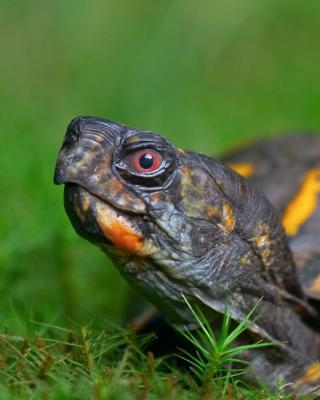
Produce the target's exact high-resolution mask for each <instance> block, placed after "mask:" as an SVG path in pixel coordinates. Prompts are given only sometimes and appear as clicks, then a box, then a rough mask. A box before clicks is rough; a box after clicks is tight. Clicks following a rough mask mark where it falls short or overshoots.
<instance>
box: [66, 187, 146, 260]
mask: <svg viewBox="0 0 320 400" xmlns="http://www.w3.org/2000/svg"><path fill="white" fill-rule="evenodd" d="M64 205H65V209H66V212H67V215H68V217H69V219H70V221H71V223H72V225H73V227H74V229H75V231H76V232H77V233H78V234H79V235H80V236H82V237H84V238H85V239H87V240H89V241H90V242H93V243H95V244H97V245H99V246H102V247H104V248H106V249H107V250H108V251H110V250H112V249H113V248H115V249H117V250H120V251H121V252H122V253H129V254H135V255H138V256H143V255H144V253H145V250H146V246H145V240H144V237H143V234H142V230H141V218H139V216H133V215H130V214H127V213H125V212H123V210H118V209H117V208H115V207H114V206H113V205H111V204H109V203H108V202H106V201H105V200H102V199H101V198H99V197H98V196H96V195H95V194H92V193H91V192H90V191H88V190H87V189H85V188H83V187H82V186H80V185H78V184H76V183H69V182H68V183H66V184H65V190H64Z"/></svg>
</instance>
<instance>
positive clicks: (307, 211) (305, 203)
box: [282, 168, 320, 236]
mask: <svg viewBox="0 0 320 400" xmlns="http://www.w3.org/2000/svg"><path fill="white" fill-rule="evenodd" d="M319 192H320V168H314V169H311V170H310V171H309V172H308V173H307V174H306V176H305V178H304V180H303V182H302V185H301V187H300V189H299V191H298V193H297V194H296V196H295V197H294V198H293V200H292V201H291V202H290V203H289V204H288V206H287V208H286V209H285V210H284V213H283V216H282V224H283V226H284V229H285V230H286V232H287V235H289V236H294V235H296V234H297V233H298V232H299V229H300V227H301V226H302V225H303V224H304V223H305V222H306V221H307V219H309V218H310V217H311V215H312V214H313V212H314V211H315V209H316V207H317V196H318V193H319Z"/></svg>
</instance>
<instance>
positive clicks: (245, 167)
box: [228, 163, 255, 178]
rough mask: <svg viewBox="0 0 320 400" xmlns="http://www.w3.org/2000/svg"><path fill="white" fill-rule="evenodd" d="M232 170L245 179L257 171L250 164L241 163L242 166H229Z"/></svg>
mask: <svg viewBox="0 0 320 400" xmlns="http://www.w3.org/2000/svg"><path fill="white" fill-rule="evenodd" d="M228 165H229V167H230V168H231V169H233V170H234V171H236V172H237V173H238V174H239V175H241V176H243V177H244V178H248V177H249V176H251V175H252V174H253V173H254V171H255V166H254V165H253V164H250V163H241V164H232V163H231V164H228Z"/></svg>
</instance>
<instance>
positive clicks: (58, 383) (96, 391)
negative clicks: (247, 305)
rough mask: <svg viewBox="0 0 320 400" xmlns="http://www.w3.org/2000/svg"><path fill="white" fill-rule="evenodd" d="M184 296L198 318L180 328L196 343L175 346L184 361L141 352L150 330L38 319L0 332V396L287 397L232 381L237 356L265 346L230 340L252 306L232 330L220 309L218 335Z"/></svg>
mask: <svg viewBox="0 0 320 400" xmlns="http://www.w3.org/2000/svg"><path fill="white" fill-rule="evenodd" d="M184 300H185V302H186V304H187V306H188V307H189V309H190V310H191V312H192V314H193V316H194V317H195V320H196V321H197V323H198V324H199V328H198V329H197V330H196V331H188V330H186V331H182V330H181V331H180V333H181V334H182V335H183V336H184V337H185V338H186V339H187V340H188V341H189V342H190V343H192V345H193V346H194V348H195V349H196V352H192V353H191V352H190V350H189V351H186V350H183V349H180V354H178V356H179V357H180V358H181V359H183V360H184V361H185V362H186V366H185V367H183V368H182V367H180V368H179V369H178V368H177V367H176V362H174V361H175V359H174V358H173V356H174V354H173V355H167V356H165V357H162V358H160V357H159V358H155V357H154V355H153V353H151V352H147V351H146V349H147V347H146V346H147V345H148V344H149V343H150V342H151V341H152V340H153V337H154V335H153V334H149V335H138V336H137V335H136V334H134V333H133V332H132V331H129V330H124V329H122V328H120V327H115V326H110V324H108V323H106V322H105V329H104V330H103V331H96V330H94V329H93V328H92V327H91V326H86V327H81V326H77V325H75V324H74V326H73V329H65V328H60V327H56V326H54V325H49V324H37V327H38V329H39V331H38V332H37V333H36V335H35V336H34V337H32V338H29V337H26V336H24V337H22V336H13V335H9V334H7V333H6V334H2V335H0V353H1V357H0V368H1V369H0V371H1V372H0V376H1V381H0V390H1V393H2V394H3V397H1V398H8V399H10V398H19V399H30V398H46V399H61V398H66V399H68V398H72V399H83V398H88V399H89V398H90V399H97V400H100V399H128V400H129V399H163V398H165V399H169V400H170V399H199V398H201V399H204V400H206V399H207V400H209V399H213V398H223V399H279V400H280V399H284V400H285V399H288V400H289V399H290V398H291V396H290V395H285V394H283V393H282V391H281V390H280V389H279V391H278V393H271V392H270V391H268V390H267V389H265V388H260V389H257V388H253V387H250V386H248V385H246V384H245V383H244V382H243V381H241V379H239V377H240V378H241V375H242V374H243V373H244V372H246V370H247V368H248V363H247V362H245V361H243V360H241V359H239V358H238V357H239V355H241V353H242V352H244V351H248V350H251V349H258V348H261V347H266V346H269V345H270V343H263V342H258V343H253V344H251V345H250V344H248V345H238V346H237V345H236V343H235V341H236V339H237V338H238V337H239V336H240V335H241V334H242V333H244V332H245V331H246V330H247V328H248V326H249V324H250V322H251V318H252V315H253V313H254V311H255V308H254V309H253V310H252V311H251V312H250V313H249V314H248V315H247V317H246V318H245V319H244V320H243V321H242V322H241V323H240V324H238V325H236V326H235V327H234V328H233V329H232V330H231V329H230V322H231V318H230V315H229V313H228V312H226V313H225V314H224V318H223V322H222V324H221V327H220V328H221V330H220V335H219V337H218V336H217V333H216V332H215V331H214V329H212V327H211V326H210V324H209V322H208V320H207V319H206V318H205V317H204V315H203V314H202V313H201V312H200V310H198V309H194V308H193V307H192V306H191V304H190V303H189V302H188V301H187V299H186V298H185V297H184ZM216 328H217V327H216ZM235 363H236V364H238V367H235V366H234V364H235ZM188 364H189V368H187V366H188ZM239 365H241V366H242V367H241V368H239ZM309 399H310V400H311V397H309Z"/></svg>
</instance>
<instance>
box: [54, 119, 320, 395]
mask: <svg viewBox="0 0 320 400" xmlns="http://www.w3.org/2000/svg"><path fill="white" fill-rule="evenodd" d="M54 180H55V183H56V184H64V185H65V191H64V204H65V209H66V212H67V214H68V216H69V218H70V220H71V223H72V225H73V227H74V229H75V230H76V231H77V232H78V233H79V234H80V235H81V236H83V237H84V238H85V239H88V240H89V241H91V242H93V243H94V244H96V245H98V246H99V247H100V248H101V249H102V250H103V251H105V252H106V253H107V254H108V255H109V256H110V258H111V259H112V261H113V263H114V264H115V265H116V266H117V268H118V269H119V271H120V273H121V274H122V275H123V276H124V277H125V279H126V280H127V281H128V282H129V283H130V285H132V286H133V287H134V288H136V289H137V290H138V291H139V292H140V293H141V294H142V295H143V296H144V297H145V298H146V299H147V300H148V301H149V302H150V303H152V304H153V305H154V306H155V307H156V308H157V310H159V311H160V313H161V314H162V315H163V316H164V317H165V320H166V321H167V322H168V323H169V324H170V325H171V326H175V327H181V328H182V329H185V328H186V327H187V328H190V329H192V328H193V327H195V321H194V318H193V316H192V314H191V313H190V310H189V309H188V307H187V305H186V303H185V301H184V299H183V296H182V294H184V295H185V297H186V298H187V299H188V300H189V301H190V303H191V304H194V305H196V306H197V307H199V308H200V309H201V310H202V312H203V313H204V315H205V316H206V318H207V319H208V320H209V321H211V322H212V323H213V322H214V323H215V326H218V325H219V324H218V322H219V318H220V317H221V315H222V314H223V313H224V312H225V310H226V305H227V307H228V311H229V313H230V315H231V317H232V319H233V320H234V321H241V320H243V319H244V318H245V316H246V315H247V314H248V313H249V312H250V310H252V309H253V307H254V306H255V305H256V304H257V303H259V304H258V307H257V310H256V312H257V314H258V317H257V318H256V319H255V320H254V322H252V323H251V324H250V325H249V328H248V331H247V334H246V336H245V338H243V339H242V340H244V341H246V342H248V343H253V342H254V341H256V340H257V339H261V340H264V341H269V342H272V343H273V344H274V346H270V347H266V348H261V349H256V350H252V351H250V352H248V353H244V354H243V355H242V356H243V357H244V358H245V359H246V360H248V361H249V363H250V367H249V372H248V379H251V380H254V381H262V382H264V384H266V385H268V386H269V387H270V388H271V389H274V388H276V387H277V385H279V383H281V384H283V385H286V386H287V387H290V388H292V390H298V391H300V392H302V391H303V392H306V391H311V390H315V389H316V388H317V385H318V384H319V383H320V363H319V362H318V359H319V354H320V335H319V331H320V323H319V311H320V307H319V304H320V303H319V302H320V203H319V197H320V136H317V135H311V134H310V135H286V136H282V137H276V138H273V139H269V140H266V141H264V142H262V143H259V144H254V145H251V146H249V147H248V148H244V149H242V150H240V151H238V152H235V153H234V154H230V155H228V156H227V157H225V158H223V159H222V161H217V160H215V159H213V158H211V157H208V156H206V155H202V154H198V153H196V152H192V151H187V150H184V149H181V148H177V147H176V146H175V145H174V144H172V143H171V142H170V141H168V140H167V139H166V138H164V137H163V136H161V135H160V134H158V133H155V132H151V131H146V130H139V129H133V128H130V127H128V126H125V125H122V124H119V123H116V122H112V121H108V120H104V119H99V118H95V117H79V118H76V119H74V120H73V121H72V122H71V123H70V125H69V126H68V129H67V133H66V136H65V139H64V142H63V145H62V148H61V150H60V153H59V156H58V161H57V165H56V171H55V178H54ZM259 299H262V300H261V301H260V302H259Z"/></svg>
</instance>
